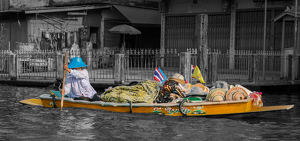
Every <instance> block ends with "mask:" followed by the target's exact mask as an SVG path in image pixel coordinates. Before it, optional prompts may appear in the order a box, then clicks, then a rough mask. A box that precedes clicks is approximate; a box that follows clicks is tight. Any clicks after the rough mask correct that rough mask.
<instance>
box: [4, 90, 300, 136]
mask: <svg viewBox="0 0 300 141" xmlns="http://www.w3.org/2000/svg"><path fill="white" fill-rule="evenodd" d="M48 89H49V88H43V87H19V86H18V87H15V86H3V85H0V102H1V105H0V112H1V115H0V126H1V128H0V140H22V141H23V140H25V141H27V140H28V141H29V140H30V141H31V140H49V141H53V140H100V139H101V140H199V139H200V140H297V138H300V126H299V123H300V105H299V104H298V102H299V101H300V95H299V94H298V93H285V92H284V90H283V91H282V92H278V93H273V92H272V93H268V92H263V102H264V105H265V106H272V105H295V107H294V108H292V109H290V110H288V111H277V112H266V113H256V114H244V115H229V116H218V117H168V116H161V115H152V114H129V113H114V112H110V111H104V110H96V109H84V108H64V109H63V111H60V109H59V108H45V107H38V106H31V105H23V104H20V103H19V101H20V100H23V99H29V98H38V96H39V95H40V94H41V93H43V92H47V91H48ZM102 91H103V90H97V92H98V93H99V92H100V93H101V92H102Z"/></svg>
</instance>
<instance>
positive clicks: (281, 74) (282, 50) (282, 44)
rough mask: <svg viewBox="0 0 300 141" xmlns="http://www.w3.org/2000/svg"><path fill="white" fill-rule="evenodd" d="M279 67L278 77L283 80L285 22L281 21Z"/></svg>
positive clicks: (284, 71)
mask: <svg viewBox="0 0 300 141" xmlns="http://www.w3.org/2000/svg"><path fill="white" fill-rule="evenodd" d="M281 33H282V34H281V36H282V37H281V67H280V72H281V73H280V77H281V78H285V77H286V76H287V75H286V67H285V66H286V65H287V64H286V62H287V61H286V59H287V58H286V55H285V51H284V39H285V37H284V35H285V34H284V33H285V20H283V21H282V30H281Z"/></svg>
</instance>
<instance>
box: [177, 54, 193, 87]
mask: <svg viewBox="0 0 300 141" xmlns="http://www.w3.org/2000/svg"><path fill="white" fill-rule="evenodd" d="M179 68H180V69H179V70H180V74H182V75H183V76H184V78H185V79H187V80H188V81H189V82H191V80H192V75H191V53H187V52H181V53H180V66H179Z"/></svg>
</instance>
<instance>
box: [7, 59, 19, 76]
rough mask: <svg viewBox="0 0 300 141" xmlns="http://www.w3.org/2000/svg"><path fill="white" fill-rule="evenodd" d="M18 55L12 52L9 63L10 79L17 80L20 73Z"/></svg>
mask: <svg viewBox="0 0 300 141" xmlns="http://www.w3.org/2000/svg"><path fill="white" fill-rule="evenodd" d="M16 62H17V57H16V54H14V53H10V55H9V63H8V71H9V77H10V80H17V74H18V69H17V65H18V64H17V63H16Z"/></svg>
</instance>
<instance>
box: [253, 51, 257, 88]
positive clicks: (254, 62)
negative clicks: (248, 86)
mask: <svg viewBox="0 0 300 141" xmlns="http://www.w3.org/2000/svg"><path fill="white" fill-rule="evenodd" d="M257 63H258V59H257V55H253V68H252V69H253V70H252V73H253V74H252V82H253V84H255V83H256V81H257V76H256V75H257V66H256V65H257Z"/></svg>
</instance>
